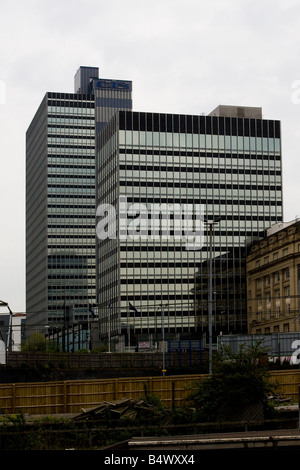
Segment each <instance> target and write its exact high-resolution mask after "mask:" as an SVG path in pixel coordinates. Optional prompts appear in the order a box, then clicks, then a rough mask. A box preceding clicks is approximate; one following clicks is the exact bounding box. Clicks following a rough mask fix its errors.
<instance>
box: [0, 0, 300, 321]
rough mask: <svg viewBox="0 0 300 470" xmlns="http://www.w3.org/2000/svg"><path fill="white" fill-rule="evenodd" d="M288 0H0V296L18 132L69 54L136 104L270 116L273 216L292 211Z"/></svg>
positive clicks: (299, 180) (16, 254)
mask: <svg viewBox="0 0 300 470" xmlns="http://www.w3.org/2000/svg"><path fill="white" fill-rule="evenodd" d="M299 57H300V0H259V1H258V0H251V1H250V0H207V1H203V0H184V1H182V0H159V1H158V0H151V1H150V0H127V1H126V0H110V1H107V0H106V1H104V0H72V1H71V0H51V2H49V1H45V0H29V1H28V0H24V1H20V0H16V1H8V0H2V1H1V10H0V58H1V60H0V169H1V182H0V215H1V230H0V300H3V301H6V302H8V303H9V305H10V307H11V309H12V310H13V311H14V312H24V311H25V133H26V129H27V127H28V126H29V124H30V121H31V119H32V117H33V115H34V113H35V111H36V109H37V107H38V106H39V104H40V102H41V100H42V98H43V96H44V95H45V93H46V92H47V91H59V92H73V91H74V85H73V83H74V75H75V73H76V70H77V69H78V67H79V66H80V65H86V66H94V67H99V69H100V77H102V78H119V79H124V80H132V81H133V103H134V110H136V111H154V112H174V113H185V114H202V113H209V112H210V111H212V110H213V109H214V108H215V107H216V106H218V105H219V104H230V105H242V106H260V107H262V108H263V116H264V118H267V119H279V120H280V121H281V123H282V124H281V125H282V148H283V194H284V220H285V221H290V220H292V219H294V218H295V217H296V216H299V217H300V204H299V196H300V177H299V169H300V160H299V155H300V63H299Z"/></svg>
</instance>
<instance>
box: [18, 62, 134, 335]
mask: <svg viewBox="0 0 300 470" xmlns="http://www.w3.org/2000/svg"><path fill="white" fill-rule="evenodd" d="M131 88H132V86H131V82H129V81H120V80H108V79H101V78H99V71H98V68H95V67H80V68H79V70H78V71H77V73H76V75H75V82H74V93H58V92H48V93H46V95H45V97H44V99H43V100H42V102H41V104H40V106H39V108H38V110H37V112H36V114H35V116H34V118H33V120H32V122H31V124H30V126H29V128H28V130H27V134H26V310H27V326H28V328H27V330H28V332H30V333H32V332H33V331H42V332H43V333H44V332H45V331H44V330H43V328H50V329H51V328H52V327H53V328H54V327H55V328H57V329H61V328H62V327H63V328H64V327H65V326H68V325H70V324H74V322H75V323H80V322H84V321H86V320H89V319H90V318H93V316H92V315H93V314H94V313H95V307H96V253H95V207H96V202H95V149H96V144H95V136H96V134H97V132H98V131H99V130H100V129H101V128H102V127H103V126H104V125H105V121H106V120H109V119H110V118H111V117H112V116H113V114H114V113H115V112H116V110H117V109H119V107H120V108H122V106H123V109H131ZM91 312H93V314H92V313H91Z"/></svg>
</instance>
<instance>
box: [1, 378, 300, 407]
mask: <svg viewBox="0 0 300 470" xmlns="http://www.w3.org/2000/svg"><path fill="white" fill-rule="evenodd" d="M203 377H206V376H205V375H185V376H167V377H162V376H161V377H133V378H132V377H130V378H124V377H122V378H115V379H97V380H74V381H72V380H70V381H62V382H37V383H23V384H19V383H17V384H0V412H2V413H17V412H20V411H22V412H24V413H28V414H33V415H34V414H41V415H43V414H45V415H47V414H51V415H53V414H59V413H80V412H81V411H82V409H89V408H93V407H96V406H97V405H98V404H99V403H101V402H103V401H115V400H119V399H122V398H135V399H142V398H145V394H146V393H149V394H153V395H155V396H157V397H159V398H160V399H161V402H162V403H163V404H164V405H165V406H167V407H171V406H180V405H183V404H184V401H185V399H186V398H187V397H188V395H189V394H190V393H191V391H192V387H193V384H195V383H196V382H197V381H199V380H200V379H201V378H203ZM270 381H271V383H274V384H276V385H278V387H277V388H276V390H275V391H276V393H280V394H282V395H285V396H288V397H291V398H294V399H295V401H297V400H298V387H299V384H300V371H298V370H296V371H295V370H293V371H288V370H286V371H275V372H272V373H271V379H270Z"/></svg>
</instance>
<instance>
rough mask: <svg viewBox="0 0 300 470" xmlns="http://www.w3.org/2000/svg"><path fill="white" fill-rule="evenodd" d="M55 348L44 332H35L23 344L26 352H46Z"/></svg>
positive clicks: (22, 348) (22, 347)
mask: <svg viewBox="0 0 300 470" xmlns="http://www.w3.org/2000/svg"><path fill="white" fill-rule="evenodd" d="M50 350H53V344H52V343H49V342H48V341H47V340H46V339H45V337H44V335H42V333H38V332H37V333H33V334H32V335H30V336H29V338H28V339H27V340H26V341H25V343H23V344H22V346H21V351H24V352H33V351H35V352H44V351H50Z"/></svg>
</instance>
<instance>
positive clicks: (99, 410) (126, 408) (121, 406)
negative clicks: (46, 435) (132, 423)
mask: <svg viewBox="0 0 300 470" xmlns="http://www.w3.org/2000/svg"><path fill="white" fill-rule="evenodd" d="M155 412H156V410H155V409H154V407H153V406H152V405H149V404H148V403H146V402H144V401H143V400H135V399H132V398H123V399H121V400H116V401H103V402H101V403H100V404H99V405H97V406H96V407H95V408H91V409H82V413H80V414H79V415H76V416H75V417H73V420H75V421H89V420H102V419H107V418H108V417H109V418H110V419H117V420H118V419H119V420H124V419H130V420H134V419H137V418H138V417H139V416H141V415H143V416H145V413H146V414H149V416H153V414H155Z"/></svg>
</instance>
